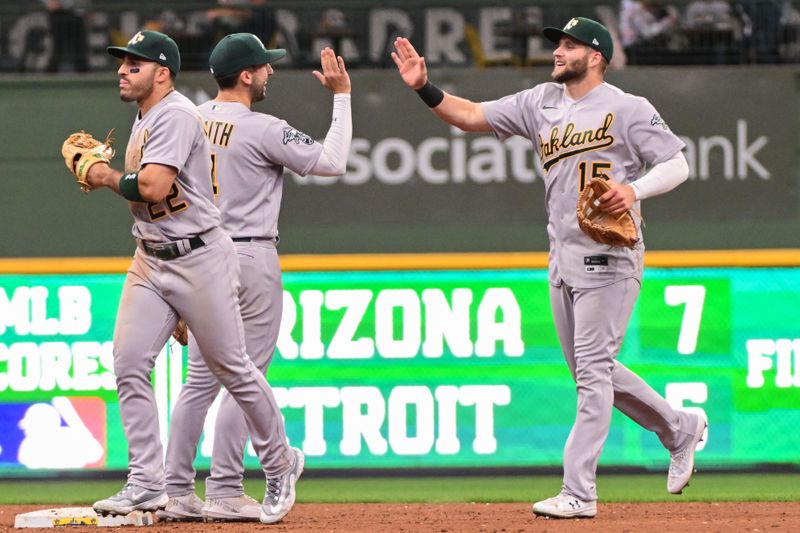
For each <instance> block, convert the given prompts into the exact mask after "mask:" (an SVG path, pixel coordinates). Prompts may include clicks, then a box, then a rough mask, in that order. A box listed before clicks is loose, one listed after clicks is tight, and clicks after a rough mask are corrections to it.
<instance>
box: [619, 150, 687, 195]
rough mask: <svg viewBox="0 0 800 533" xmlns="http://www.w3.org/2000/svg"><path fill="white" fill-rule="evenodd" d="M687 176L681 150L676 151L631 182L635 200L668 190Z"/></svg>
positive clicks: (684, 159)
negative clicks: (670, 157) (670, 156)
mask: <svg viewBox="0 0 800 533" xmlns="http://www.w3.org/2000/svg"><path fill="white" fill-rule="evenodd" d="M688 177H689V165H688V163H687V162H686V158H685V157H684V156H683V152H678V153H677V154H675V155H674V156H673V157H672V159H668V160H667V161H664V162H663V163H659V164H657V165H656V166H654V167H653V168H651V169H650V171H649V172H648V173H647V174H645V175H644V176H642V177H641V178H639V179H638V180H636V181H634V182H633V183H631V188H632V189H633V192H634V193H635V194H636V199H637V200H644V199H645V198H652V197H653V196H658V195H659V194H664V193H665V192H669V191H671V190H672V189H674V188H675V187H677V186H678V185H680V184H681V183H683V182H684V181H686V180H687V179H688Z"/></svg>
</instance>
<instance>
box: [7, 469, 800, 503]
mask: <svg viewBox="0 0 800 533" xmlns="http://www.w3.org/2000/svg"><path fill="white" fill-rule="evenodd" d="M122 482H123V481H122V479H120V480H119V481H108V480H105V481H93V480H87V481H0V504H50V503H52V504H86V503H90V502H93V501H95V500H98V499H101V498H104V497H106V496H109V495H111V494H113V493H115V492H116V491H117V490H119V489H120V487H121V486H122ZM560 487H561V478H560V477H558V476H511V477H440V478H434V477H424V478H353V479H313V478H311V479H303V480H301V482H300V484H299V485H298V491H297V501H298V502H300V503H321V502H332V503H335V502H388V503H412V502H430V503H436V502H532V501H536V500H538V499H542V498H546V497H549V496H552V495H554V494H555V493H556V492H558V490H559V489H560ZM245 489H246V491H247V493H248V494H250V495H251V496H253V497H254V498H257V499H260V498H261V497H262V496H263V491H264V484H263V482H262V481H260V480H258V479H247V480H245ZM598 491H599V495H600V499H601V500H602V501H604V502H660V501H800V474H703V473H700V474H697V475H696V476H695V477H694V479H693V480H692V484H691V486H690V487H689V488H688V489H687V490H686V491H685V492H684V494H683V495H681V496H673V495H671V494H668V493H667V490H666V475H654V474H648V475H601V476H600V477H599V478H598ZM198 493H199V496H201V497H202V496H203V487H202V483H198Z"/></svg>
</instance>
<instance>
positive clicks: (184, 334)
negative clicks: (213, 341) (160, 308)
mask: <svg viewBox="0 0 800 533" xmlns="http://www.w3.org/2000/svg"><path fill="white" fill-rule="evenodd" d="M172 338H173V339H175V340H176V341H178V343H179V344H180V345H181V346H186V345H187V344H189V328H188V327H187V326H186V322H184V321H183V319H182V318H181V319H180V320H178V325H177V326H175V330H174V331H173V332H172Z"/></svg>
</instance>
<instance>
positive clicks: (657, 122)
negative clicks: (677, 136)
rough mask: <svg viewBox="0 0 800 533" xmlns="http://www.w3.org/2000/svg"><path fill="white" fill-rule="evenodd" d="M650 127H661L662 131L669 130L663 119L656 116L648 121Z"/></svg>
mask: <svg viewBox="0 0 800 533" xmlns="http://www.w3.org/2000/svg"><path fill="white" fill-rule="evenodd" d="M650 125H651V126H661V127H662V128H663V129H665V130H669V126H667V123H666V122H664V119H663V118H661V117H660V116H658V115H653V118H651V119H650Z"/></svg>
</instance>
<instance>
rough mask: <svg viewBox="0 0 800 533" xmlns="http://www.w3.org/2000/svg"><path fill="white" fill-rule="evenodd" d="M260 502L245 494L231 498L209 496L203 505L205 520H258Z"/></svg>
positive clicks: (259, 516)
mask: <svg viewBox="0 0 800 533" xmlns="http://www.w3.org/2000/svg"><path fill="white" fill-rule="evenodd" d="M260 518H261V503H260V502H259V501H258V500H254V499H253V498H251V497H250V496H248V495H247V494H242V495H241V496H233V497H231V498H209V499H208V500H206V504H205V505H204V506H203V519H204V520H205V521H206V522H258V521H259V519H260Z"/></svg>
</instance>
